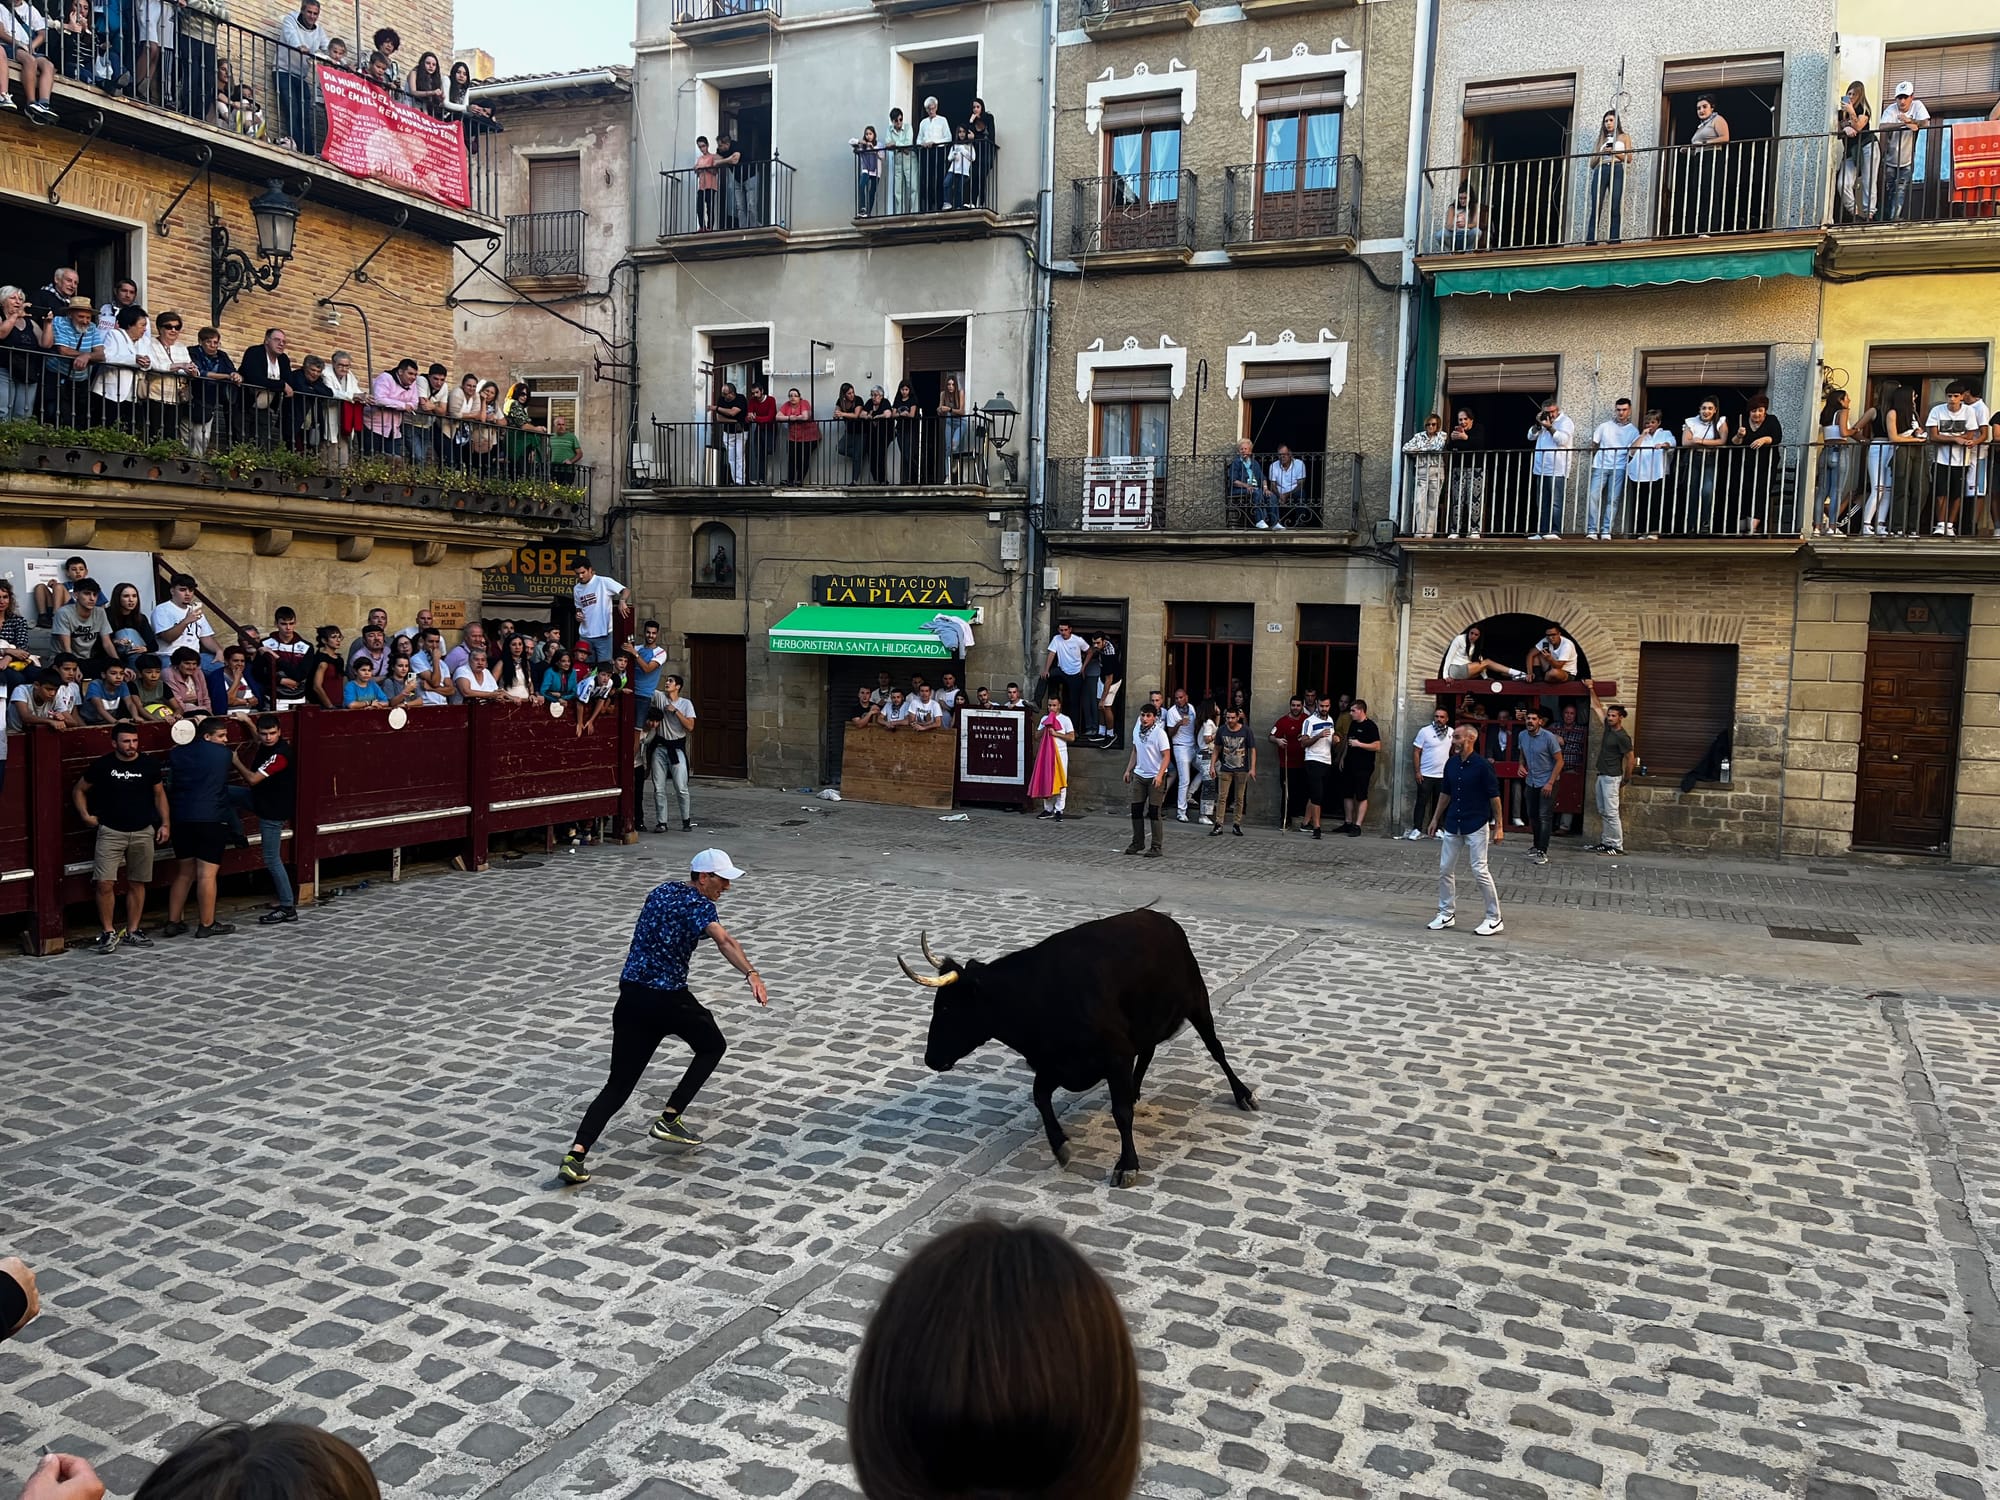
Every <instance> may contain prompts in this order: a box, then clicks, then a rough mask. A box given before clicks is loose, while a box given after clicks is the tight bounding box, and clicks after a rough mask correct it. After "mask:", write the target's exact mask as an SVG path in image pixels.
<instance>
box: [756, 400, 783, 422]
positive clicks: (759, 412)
mask: <svg viewBox="0 0 2000 1500" xmlns="http://www.w3.org/2000/svg"><path fill="white" fill-rule="evenodd" d="M750 420H751V421H753V422H775V421H777V420H778V402H777V399H776V398H775V397H772V396H756V397H752V398H751V401H750Z"/></svg>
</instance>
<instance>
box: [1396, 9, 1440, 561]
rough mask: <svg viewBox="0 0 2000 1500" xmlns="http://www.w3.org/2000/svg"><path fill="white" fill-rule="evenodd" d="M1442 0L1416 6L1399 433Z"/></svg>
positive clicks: (1406, 400) (1404, 420)
mask: <svg viewBox="0 0 2000 1500" xmlns="http://www.w3.org/2000/svg"><path fill="white" fill-rule="evenodd" d="M1437 30H1438V0H1418V5H1417V55H1416V57H1415V59H1414V60H1413V62H1412V64H1411V77H1412V79H1413V80H1414V86H1413V87H1412V88H1411V89H1410V131H1409V152H1408V159H1407V162H1406V164H1405V166H1404V174H1405V175H1404V181H1405V182H1406V183H1408V184H1409V191H1408V192H1407V193H1406V194H1405V195H1404V201H1403V257H1402V261H1401V263H1400V267H1401V269H1400V274H1399V275H1398V276H1397V278H1396V284H1397V286H1398V287H1399V288H1400V293H1399V295H1400V296H1401V299H1402V306H1401V307H1400V308H1398V309H1397V311H1398V313H1399V314H1400V316H1399V317H1398V318H1397V320H1396V411H1395V417H1394V421H1395V424H1396V432H1397V435H1399V436H1400V435H1401V433H1402V432H1403V430H1404V427H1405V426H1406V425H1408V424H1409V423H1410V421H1411V412H1410V360H1411V352H1412V345H1413V344H1414V343H1415V340H1416V318H1417V298H1418V297H1419V296H1420V295H1422V292H1423V288H1422V287H1420V286H1419V285H1418V284H1417V248H1416V247H1417V231H1418V228H1419V227H1420V225H1419V210H1420V207H1421V204H1422V199H1423V186H1424V164H1425V163H1426V162H1428V161H1429V160H1430V142H1431V81H1432V80H1431V73H1432V68H1433V64H1432V59H1433V58H1434V57H1435V56H1436V55H1437ZM1401 447H1402V445H1401V444H1400V443H1392V444H1391V445H1390V463H1389V514H1390V515H1392V516H1394V517H1396V519H1397V520H1398V521H1401V520H1402V518H1403V516H1402V511H1403V462H1402V455H1401V453H1400V452H1399V451H1398V450H1399V449H1400V448H1401Z"/></svg>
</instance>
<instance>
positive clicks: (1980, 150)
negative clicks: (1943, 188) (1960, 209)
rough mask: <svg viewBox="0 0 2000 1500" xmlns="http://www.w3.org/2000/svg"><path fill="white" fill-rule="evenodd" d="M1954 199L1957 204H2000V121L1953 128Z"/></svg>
mask: <svg viewBox="0 0 2000 1500" xmlns="http://www.w3.org/2000/svg"><path fill="white" fill-rule="evenodd" d="M1951 196H1952V200H1953V201H1954V202H1957V203H1994V202H2000V120H1980V121H1977V122H1974V123H1971V124H1964V125H1954V126H1952V128H1951Z"/></svg>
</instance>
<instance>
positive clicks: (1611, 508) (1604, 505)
mask: <svg viewBox="0 0 2000 1500" xmlns="http://www.w3.org/2000/svg"><path fill="white" fill-rule="evenodd" d="M1624 498H1625V470H1624V469H1623V468H1622V467H1620V468H1616V469H1592V470H1591V471H1590V500H1589V503H1588V504H1587V505H1586V506H1585V507H1584V512H1583V534H1584V535H1585V536H1610V535H1611V533H1612V532H1614V531H1616V530H1617V529H1618V504H1619V502H1620V501H1621V500H1623V499H1624Z"/></svg>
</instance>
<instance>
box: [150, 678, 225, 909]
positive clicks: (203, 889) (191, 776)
mask: <svg viewBox="0 0 2000 1500" xmlns="http://www.w3.org/2000/svg"><path fill="white" fill-rule="evenodd" d="M175 727H176V728H179V726H178V725H176V726H175ZM195 734H196V736H197V737H196V738H195V739H194V740H193V741H192V742H191V743H189V744H186V745H176V746H175V747H174V749H173V752H172V753H171V754H170V755H168V756H167V780H168V786H167V808H168V811H169V814H170V815H171V818H172V822H173V828H174V853H175V854H177V855H179V856H180V867H179V868H178V869H177V870H176V871H175V872H174V883H173V884H172V885H171V886H169V887H168V888H167V925H166V926H165V927H163V928H161V929H160V936H161V937H170V938H172V937H179V936H180V935H181V934H182V933H184V932H186V931H187V930H188V924H187V923H186V922H184V921H182V920H181V919H182V917H184V916H185V915H186V914H187V899H188V892H189V891H190V890H192V891H193V892H194V894H195V910H196V914H197V916H196V920H197V923H198V925H197V926H196V927H195V930H194V935H195V936H196V937H203V938H206V937H228V936H229V934H230V933H232V932H234V931H235V930H236V924H235V923H233V922H218V921H216V920H215V876H216V872H217V871H218V870H219V869H220V868H221V866H222V856H223V855H224V854H225V853H226V852H227V851H228V848H229V769H230V767H231V765H233V764H234V763H235V757H234V756H233V755H231V754H230V752H229V717H228V715H226V714H211V715H209V716H208V717H207V718H205V719H203V720H201V721H200V722H199V723H198V724H197V725H196V726H195Z"/></svg>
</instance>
